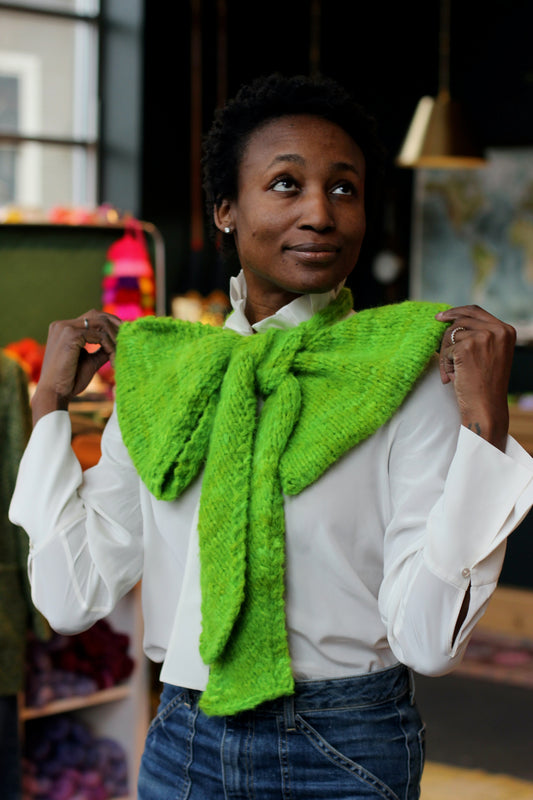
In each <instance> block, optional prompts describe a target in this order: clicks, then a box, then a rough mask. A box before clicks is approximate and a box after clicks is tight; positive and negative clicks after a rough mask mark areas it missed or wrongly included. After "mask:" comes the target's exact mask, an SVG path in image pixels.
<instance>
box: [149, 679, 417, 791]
mask: <svg viewBox="0 0 533 800" xmlns="http://www.w3.org/2000/svg"><path fill="white" fill-rule="evenodd" d="M412 687H413V684H412V676H411V673H410V672H409V670H407V669H406V668H405V667H403V666H399V667H393V668H391V669H387V670H384V671H382V672H375V673H370V674H368V675H362V676H358V677H355V678H341V679H336V680H326V681H304V682H299V683H297V684H296V693H295V694H294V695H293V696H292V697H285V698H281V699H279V700H275V701H273V702H269V703H264V704H262V705H261V706H259V707H258V708H256V709H254V710H253V711H247V712H244V713H241V714H237V715H235V716H229V717H208V716H206V715H205V714H203V713H202V712H201V711H200V710H199V709H198V698H199V696H200V693H199V692H196V691H192V690H189V689H182V688H179V687H176V686H170V685H165V686H164V688H163V691H162V694H161V703H160V706H159V709H158V713H157V716H156V717H155V719H154V720H153V722H152V724H151V725H150V729H149V731H148V735H147V739H146V746H145V751H144V754H143V757H142V761H141V769H140V775H139V786H138V800H356V799H357V800H362V799H363V798H364V800H378V798H379V799H380V800H415V799H416V798H418V797H419V794H420V778H421V774H422V767H423V761H424V727H423V724H422V722H421V719H420V716H419V714H418V711H417V708H416V706H415V704H414V695H413V690H412Z"/></svg>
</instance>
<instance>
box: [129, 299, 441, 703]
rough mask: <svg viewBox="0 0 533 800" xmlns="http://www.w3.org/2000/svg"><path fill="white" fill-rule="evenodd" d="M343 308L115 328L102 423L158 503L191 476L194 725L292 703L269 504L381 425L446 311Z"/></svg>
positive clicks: (277, 548) (407, 305)
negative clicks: (258, 326)
mask: <svg viewBox="0 0 533 800" xmlns="http://www.w3.org/2000/svg"><path fill="white" fill-rule="evenodd" d="M351 307H352V298H351V294H350V292H349V290H347V289H344V290H342V291H341V293H340V294H339V296H338V297H337V299H336V300H335V301H333V302H332V303H331V304H330V305H329V306H327V307H326V308H325V309H323V310H322V311H320V312H318V313H317V314H315V315H314V316H313V317H312V318H311V319H310V320H308V321H306V322H303V323H301V324H300V325H298V326H297V327H295V328H293V329H291V330H288V331H287V330H285V331H281V330H268V331H266V332H264V333H262V334H260V335H255V336H241V335H239V334H237V333H235V332H233V331H231V330H223V329H220V328H213V327H209V326H206V325H202V324H201V323H187V322H183V321H180V320H173V319H169V318H154V317H148V318H143V319H141V320H138V321H136V322H134V323H124V324H123V325H122V326H121V328H120V331H119V338H118V347H117V355H116V361H115V371H116V402H117V413H118V419H119V424H120V428H121V432H122V436H123V439H124V442H125V444H126V446H127V448H128V450H129V452H130V455H131V457H132V460H133V462H134V464H135V466H136V468H137V470H138V472H139V475H140V477H141V479H142V480H143V481H144V483H145V484H146V486H147V487H148V489H149V490H150V491H151V492H152V493H153V494H154V495H155V496H156V497H158V498H161V499H165V500H173V499H175V498H176V497H178V496H179V495H180V494H181V492H183V490H184V489H185V488H186V487H187V486H188V485H189V484H190V482H191V481H192V480H193V479H194V478H195V477H196V476H197V475H198V473H199V472H200V471H201V470H202V469H204V475H203V482H202V493H201V499H200V509H199V539H200V563H201V590H202V634H201V640H200V652H201V655H202V658H203V660H204V661H205V662H206V663H207V664H209V665H210V674H209V682H208V685H207V688H206V690H205V692H204V693H203V695H202V698H201V706H202V708H203V710H204V711H205V712H206V713H208V714H233V713H236V712H238V711H242V710H245V709H249V708H253V707H254V706H256V705H258V704H259V703H261V702H263V701H265V700H269V699H274V698H276V697H279V696H282V695H286V694H290V693H291V692H292V691H293V689H294V682H293V677H292V673H291V664H290V656H289V649H288V643H287V634H286V627H285V608H284V559H285V547H284V511H283V494H284V493H285V494H287V495H292V494H298V493H299V492H301V491H302V490H303V489H304V488H305V487H307V486H309V485H310V484H311V483H312V482H313V481H315V480H316V479H317V478H319V477H320V475H321V474H322V473H323V472H324V471H325V470H326V469H328V467H330V466H331V465H332V464H333V463H334V462H335V461H337V459H339V458H340V457H341V456H342V455H343V454H344V453H346V452H347V451H348V450H349V449H350V448H352V447H354V446H355V445H357V444H358V443H359V442H360V441H362V440H363V439H366V438H367V437H368V436H371V435H372V434H373V433H374V432H375V431H376V430H377V429H378V428H379V427H381V425H383V424H384V423H385V422H386V421H387V420H388V419H389V418H390V417H391V416H392V415H393V414H394V413H395V411H396V410H397V409H398V407H399V406H400V404H401V403H402V401H403V400H404V399H405V397H406V395H407V394H408V393H409V391H410V390H411V388H412V387H413V385H414V383H415V382H416V380H417V379H418V378H419V376H420V375H421V373H422V372H423V371H424V369H425V368H426V366H427V364H428V362H429V360H430V359H431V357H432V356H433V354H434V353H435V351H436V350H437V349H438V345H439V342H440V339H441V337H442V334H443V332H444V330H445V327H446V326H445V324H443V323H439V322H437V321H436V320H435V319H434V315H435V313H436V312H437V311H439V310H443V309H444V308H446V306H444V305H439V304H435V303H422V302H410V301H406V302H404V303H399V304H396V305H391V306H384V307H381V308H375V309H369V310H366V311H362V312H359V313H358V314H355V315H351V316H347V315H348V314H349V311H350V309H351ZM259 399H262V400H264V402H263V403H262V405H261V406H260V407H259V406H258V400H259ZM259 408H260V411H259Z"/></svg>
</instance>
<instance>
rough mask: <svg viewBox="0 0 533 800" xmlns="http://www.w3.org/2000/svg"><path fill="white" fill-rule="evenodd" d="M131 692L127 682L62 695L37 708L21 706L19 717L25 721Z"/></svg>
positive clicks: (124, 696)
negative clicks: (105, 687)
mask: <svg viewBox="0 0 533 800" xmlns="http://www.w3.org/2000/svg"><path fill="white" fill-rule="evenodd" d="M130 692H131V688H130V686H129V685H128V684H123V685H121V686H112V687H110V688H109V689H102V690H101V691H99V692H94V693H93V694H88V695H77V696H76V697H64V698H62V699H61V700H54V701H53V702H52V703H47V704H46V705H44V706H40V707H39V708H37V707H35V706H24V705H23V706H22V707H21V709H20V713H19V716H20V719H21V721H23V722H26V721H27V720H29V719H38V718H39V717H48V716H51V715H52V714H63V713H64V712H66V711H77V710H79V709H80V708H87V707H88V706H97V705H101V704H102V703H113V702H115V701H116V700H124V699H125V698H127V697H128V695H129V693H130Z"/></svg>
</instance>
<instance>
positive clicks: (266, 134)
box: [215, 115, 365, 307]
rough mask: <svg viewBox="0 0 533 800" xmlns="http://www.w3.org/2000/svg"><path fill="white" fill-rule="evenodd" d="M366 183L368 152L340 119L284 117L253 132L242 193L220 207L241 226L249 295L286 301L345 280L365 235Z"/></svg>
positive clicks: (223, 221) (226, 221) (237, 229)
mask: <svg viewBox="0 0 533 800" xmlns="http://www.w3.org/2000/svg"><path fill="white" fill-rule="evenodd" d="M364 185H365V159H364V156H363V153H362V151H361V150H360V148H359V146H358V145H357V144H356V143H355V141H354V140H353V139H352V138H351V137H350V136H349V135H348V134H347V133H346V132H345V131H344V130H343V129H342V128H340V127H339V126H338V125H336V124H335V123H333V122H329V121H328V120H324V119H322V118H320V117H315V116H310V115H294V116H284V117H279V118H277V119H275V120H272V121H270V122H267V123H266V124H265V125H263V126H262V127H260V128H258V129H257V130H256V131H254V133H253V134H252V135H251V137H250V139H249V141H248V143H247V146H246V148H245V151H244V154H243V158H242V161H241V164H240V167H239V175H238V195H237V198H236V199H235V200H225V201H223V202H222V204H221V205H220V206H219V208H218V209H216V211H215V221H216V223H217V225H218V226H219V227H220V228H223V227H225V226H230V227H231V228H232V230H233V232H234V237H235V245H236V248H237V253H238V256H239V260H240V263H241V266H242V269H243V271H244V273H245V276H246V282H247V286H248V295H249V297H256V296H259V297H260V298H262V299H264V300H265V301H267V303H268V300H269V298H270V299H272V300H273V303H274V305H277V307H280V306H281V305H283V304H284V303H285V302H289V301H290V300H291V299H293V298H294V296H297V295H298V294H302V293H307V292H312V293H314V292H325V291H328V290H330V289H333V288H334V287H335V286H337V285H338V284H339V283H340V282H341V281H343V280H344V279H345V278H346V277H347V276H348V275H349V274H350V272H351V271H352V269H353V268H354V266H355V264H356V262H357V258H358V256H359V251H360V249H361V244H362V241H363V237H364V235H365V205H364Z"/></svg>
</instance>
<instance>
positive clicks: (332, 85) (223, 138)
mask: <svg viewBox="0 0 533 800" xmlns="http://www.w3.org/2000/svg"><path fill="white" fill-rule="evenodd" d="M294 114H311V115H313V116H318V117H322V118H324V119H327V120H329V121H330V122H334V123H335V124H337V125H339V127H341V128H343V130H345V131H346V133H348V134H349V135H350V136H351V137H352V139H353V140H354V141H355V142H356V143H357V145H358V146H359V147H360V148H361V150H362V152H363V155H364V157H365V165H366V178H365V211H366V216H367V236H368V231H369V229H370V227H371V225H372V222H373V219H374V215H375V212H376V208H377V200H378V197H379V195H380V191H381V185H382V180H383V172H384V164H385V155H384V149H383V146H382V144H381V141H380V140H379V137H378V134H377V125H376V121H375V119H374V118H373V117H372V116H371V115H370V114H368V113H367V112H366V111H365V110H364V109H363V108H362V106H360V105H359V104H358V103H357V102H356V101H355V100H354V99H353V98H352V96H351V95H350V94H349V93H348V92H347V91H346V90H345V89H344V88H343V87H342V86H341V85H340V84H339V83H337V82H336V81H334V80H332V79H331V78H326V77H318V78H312V77H308V76H305V75H295V76H292V77H284V76H283V75H281V74H279V73H273V74H271V75H268V76H265V77H261V78H257V79H256V80H255V81H253V82H252V83H251V84H248V85H244V86H241V88H240V89H239V91H238V93H237V94H236V95H235V97H234V98H233V99H232V100H229V101H228V102H227V103H226V104H225V105H224V106H223V107H222V108H219V109H217V111H216V112H215V116H214V120H213V124H212V126H211V129H210V131H209V132H208V134H207V135H206V137H205V139H204V149H203V158H202V167H203V187H204V191H205V197H206V208H207V214H208V221H209V223H210V226H211V231H212V233H213V234H215V233H216V226H215V224H214V219H213V212H214V209H215V208H216V207H218V206H219V205H220V204H221V202H222V201H223V200H224V199H227V200H233V199H235V198H236V197H237V187H238V173H239V166H240V163H241V160H242V157H243V154H244V151H245V148H246V145H247V143H248V141H249V139H250V136H251V135H252V134H253V133H254V131H256V130H257V129H258V128H260V127H261V126H262V125H264V124H266V123H267V122H269V121H271V120H273V119H278V118H279V117H284V116H289V115H294ZM228 246H229V252H228ZM223 249H224V250H225V252H226V255H230V253H231V252H233V251H234V244H233V237H227V236H226V237H224V245H223Z"/></svg>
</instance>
